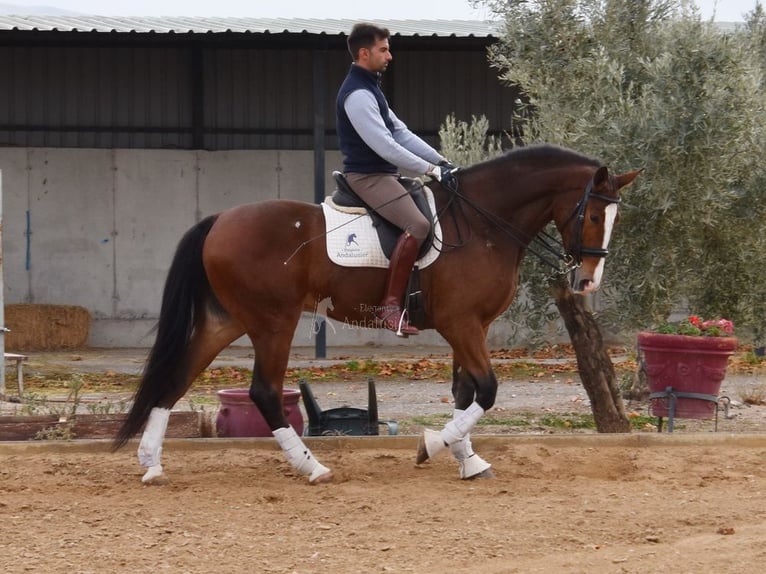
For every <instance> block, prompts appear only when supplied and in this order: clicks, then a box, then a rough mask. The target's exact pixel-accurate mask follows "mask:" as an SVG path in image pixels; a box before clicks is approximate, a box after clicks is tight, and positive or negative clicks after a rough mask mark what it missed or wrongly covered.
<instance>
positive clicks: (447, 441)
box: [416, 332, 497, 478]
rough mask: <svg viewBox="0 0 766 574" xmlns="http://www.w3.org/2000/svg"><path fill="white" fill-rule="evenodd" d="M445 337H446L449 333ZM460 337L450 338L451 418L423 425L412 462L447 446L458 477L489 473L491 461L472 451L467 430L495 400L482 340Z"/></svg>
mask: <svg viewBox="0 0 766 574" xmlns="http://www.w3.org/2000/svg"><path fill="white" fill-rule="evenodd" d="M464 333H465V332H464ZM445 338H447V340H448V341H449V340H450V339H449V337H445ZM460 341H461V342H462V343H463V344H462V345H458V344H457V343H452V341H450V342H451V343H452V347H453V350H454V352H455V361H454V362H453V386H452V392H453V395H454V397H455V411H454V413H453V419H452V420H451V421H450V422H448V423H447V424H446V425H444V428H443V429H442V430H441V431H433V430H430V429H425V431H424V432H423V436H422V438H421V441H420V444H419V445H418V454H417V459H416V462H417V464H421V463H423V462H425V461H426V460H428V459H429V458H433V457H434V456H435V455H436V454H438V453H440V452H441V451H442V450H444V449H445V448H446V447H450V450H451V451H452V453H453V455H454V456H455V458H456V459H457V460H458V462H459V463H460V466H461V469H460V475H461V478H475V477H478V476H480V475H483V476H491V471H490V470H489V469H490V466H491V465H489V463H487V462H486V461H484V460H483V459H481V457H478V455H476V453H474V452H473V447H472V445H471V441H470V432H471V429H473V427H474V426H475V425H476V423H477V422H478V421H479V419H480V418H481V417H482V416H483V415H484V413H485V412H486V411H487V410H489V409H490V408H492V405H494V404H495V397H496V396H497V379H496V378H495V374H494V372H493V371H492V368H491V365H490V361H489V353H488V351H487V350H486V347H485V346H484V344H483V342H480V343H477V342H476V338H473V339H471V338H470V337H465V336H463V337H461V338H460ZM467 342H470V343H467Z"/></svg>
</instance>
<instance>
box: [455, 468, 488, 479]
mask: <svg viewBox="0 0 766 574" xmlns="http://www.w3.org/2000/svg"><path fill="white" fill-rule="evenodd" d="M462 478H463V480H477V479H481V478H495V473H494V472H492V469H491V468H488V469H486V470H482V471H481V472H480V473H478V474H474V475H473V476H465V477H462Z"/></svg>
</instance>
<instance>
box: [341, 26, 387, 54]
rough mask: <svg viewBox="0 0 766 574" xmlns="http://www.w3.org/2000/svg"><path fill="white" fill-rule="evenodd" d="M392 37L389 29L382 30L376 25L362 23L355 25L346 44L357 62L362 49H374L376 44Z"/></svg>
mask: <svg viewBox="0 0 766 574" xmlns="http://www.w3.org/2000/svg"><path fill="white" fill-rule="evenodd" d="M390 36H391V32H389V31H388V28H380V27H379V26H376V25H375V24H369V23H367V22H361V23H359V24H354V27H353V28H351V33H350V34H349V35H348V39H347V40H346V44H348V51H349V53H350V54H351V57H352V58H353V59H354V61H355V62H356V60H357V59H358V58H359V50H360V49H361V48H372V47H373V46H374V45H375V42H377V41H379V40H387V39H388V38H389V37H390Z"/></svg>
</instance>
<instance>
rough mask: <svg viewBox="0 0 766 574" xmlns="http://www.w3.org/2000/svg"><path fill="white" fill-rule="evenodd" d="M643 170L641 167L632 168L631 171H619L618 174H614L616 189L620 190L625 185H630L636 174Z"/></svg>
mask: <svg viewBox="0 0 766 574" xmlns="http://www.w3.org/2000/svg"><path fill="white" fill-rule="evenodd" d="M642 171H644V169H643V168H641V169H634V170H633V171H628V172H625V173H621V174H620V175H617V176H615V178H614V180H615V183H616V184H617V189H618V190H620V189H622V188H623V187H625V186H626V185H630V184H631V183H633V180H634V179H636V178H637V177H638V174H639V173H641V172H642Z"/></svg>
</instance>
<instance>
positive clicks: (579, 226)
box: [564, 178, 622, 267]
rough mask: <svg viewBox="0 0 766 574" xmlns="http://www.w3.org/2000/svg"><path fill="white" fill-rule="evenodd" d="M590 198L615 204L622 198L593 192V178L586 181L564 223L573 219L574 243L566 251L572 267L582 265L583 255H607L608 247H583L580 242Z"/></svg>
mask: <svg viewBox="0 0 766 574" xmlns="http://www.w3.org/2000/svg"><path fill="white" fill-rule="evenodd" d="M591 199H599V200H601V201H605V202H606V203H616V204H619V203H621V202H622V199H620V198H619V197H609V196H607V195H601V194H600V193H593V179H592V178H591V179H590V181H588V185H586V186H585V193H584V194H583V196H582V198H581V199H580V201H579V202H578V203H577V205H576V206H575V208H574V211H573V212H572V215H570V216H569V218H568V219H567V223H566V224H565V225H564V227H566V225H568V224H569V222H570V221H571V220H574V225H575V228H574V234H573V237H574V245H573V246H572V249H570V250H569V253H568V255H569V257H570V258H571V259H572V262H573V264H574V267H579V266H580V265H582V258H583V257H606V256H607V255H609V250H608V249H604V248H602V247H584V246H583V244H582V240H583V230H584V227H585V208H586V207H587V206H588V201H590V200H591Z"/></svg>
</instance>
